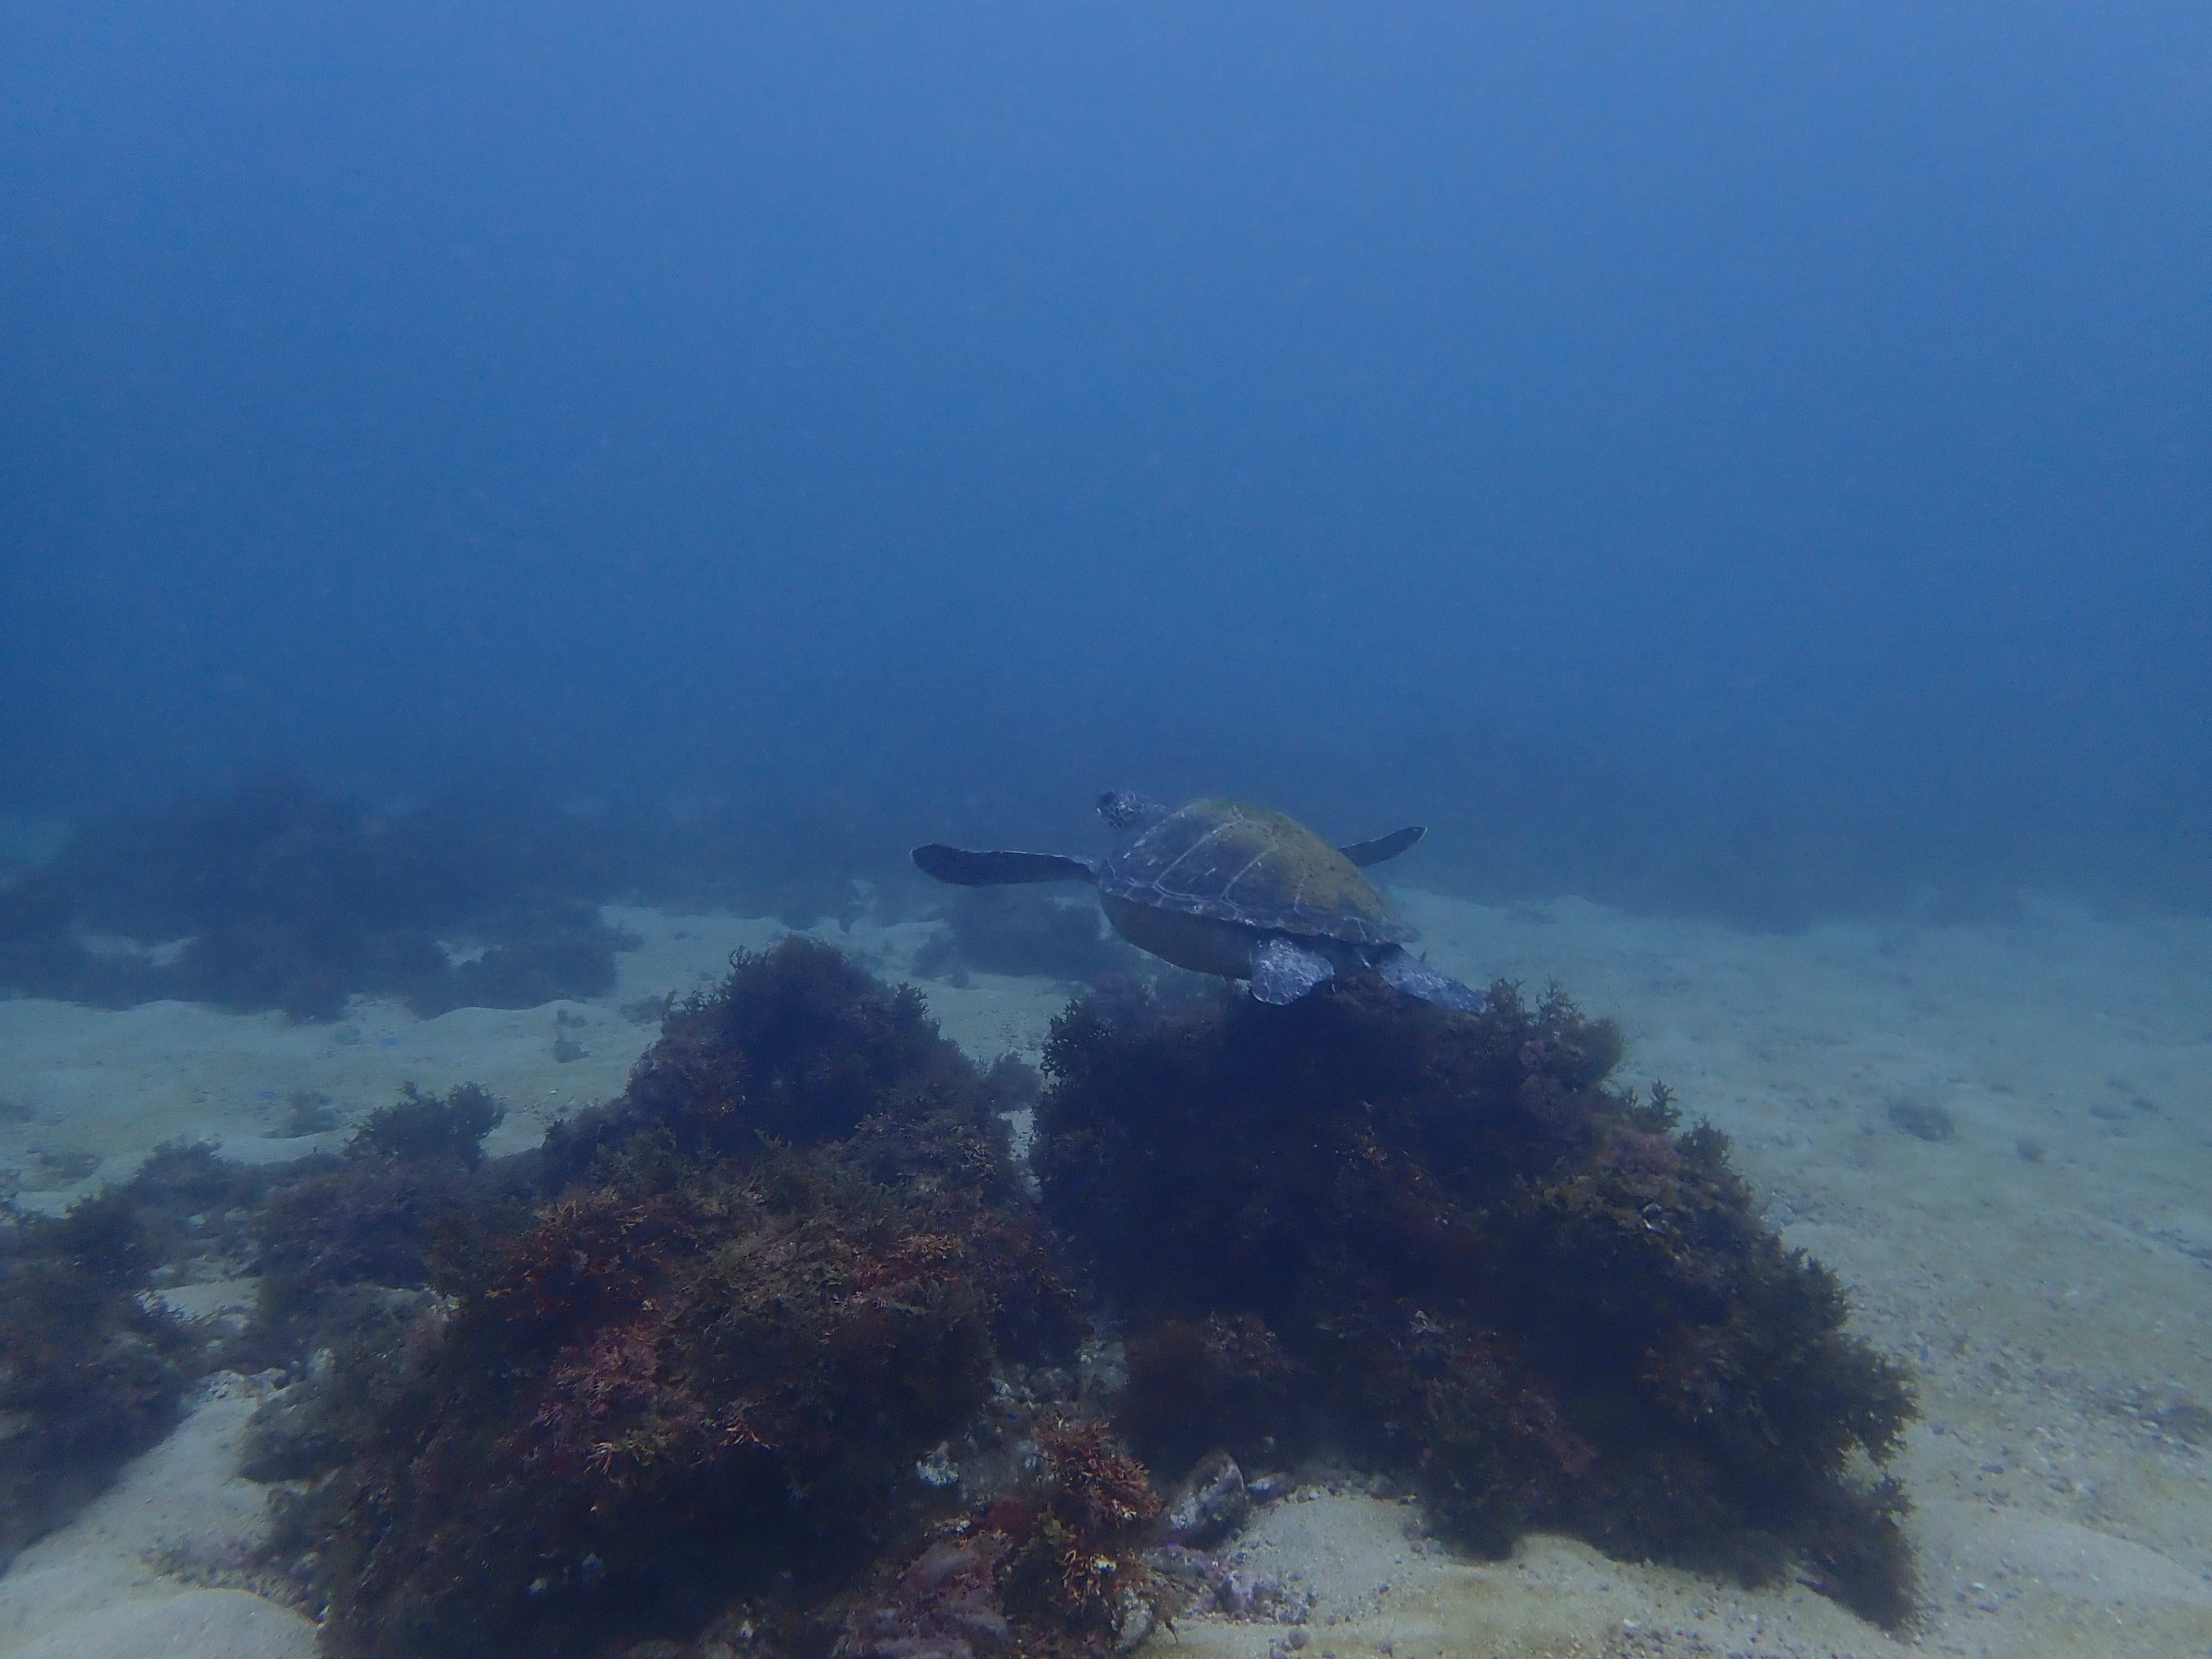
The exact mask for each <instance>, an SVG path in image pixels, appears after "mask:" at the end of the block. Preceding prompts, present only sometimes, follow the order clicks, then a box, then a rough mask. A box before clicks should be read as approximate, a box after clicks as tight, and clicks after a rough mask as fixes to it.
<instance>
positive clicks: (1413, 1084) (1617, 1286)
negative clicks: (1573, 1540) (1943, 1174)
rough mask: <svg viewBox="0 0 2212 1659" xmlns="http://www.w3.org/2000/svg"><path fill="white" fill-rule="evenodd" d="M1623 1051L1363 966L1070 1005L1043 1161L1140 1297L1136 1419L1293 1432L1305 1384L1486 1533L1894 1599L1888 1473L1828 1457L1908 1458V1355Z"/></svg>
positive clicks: (1048, 1199) (1042, 1138) (1589, 1031)
mask: <svg viewBox="0 0 2212 1659" xmlns="http://www.w3.org/2000/svg"><path fill="white" fill-rule="evenodd" d="M1620 1050H1621V1044H1620V1035H1619V1033H1618V1031H1617V1030H1614V1029H1613V1027H1612V1026H1610V1025H1608V1024H1605V1023H1603V1022H1597V1021H1591V1020H1589V1019H1586V1018H1583V1016H1582V1015H1581V1014H1580V1012H1578V1011H1577V1009H1576V1008H1575V1006H1573V1004H1572V1003H1571V1002H1570V1001H1568V1000H1566V999H1565V996H1564V995H1562V994H1558V993H1556V992H1555V993H1554V994H1552V995H1550V996H1548V997H1547V998H1546V999H1545V1000H1543V1001H1542V1002H1541V1004H1539V1005H1538V1006H1535V1007H1533V1008H1531V1007H1529V1006H1527V1005H1526V1004H1525V1003H1524V1002H1523V1001H1522V999H1521V997H1520V996H1519V994H1517V990H1516V987H1513V986H1511V985H1509V984H1500V985H1498V986H1497V987H1493V990H1492V995H1491V997H1490V1000H1489V1006H1488V1008H1487V1010H1486V1012H1484V1013H1482V1014H1480V1015H1475V1016H1467V1015H1461V1014H1451V1013H1445V1012H1438V1011H1436V1010H1432V1009H1430V1008H1426V1007H1423V1006H1419V1005H1415V1004H1410V1003H1408V1002H1407V1001H1406V1000H1404V999H1401V998H1397V997H1395V996H1391V995H1389V994H1388V993H1387V991H1385V990H1384V988H1383V987H1381V986H1380V985H1363V984H1361V983H1359V982H1358V981H1352V982H1349V983H1346V984H1345V985H1342V986H1340V987H1337V988H1336V990H1335V992H1334V994H1332V995H1329V996H1327V997H1318V998H1315V999H1312V1000H1310V1001H1309V1002H1308V1003H1306V1004H1304V1005H1302V1006H1297V1007H1295V1008H1291V1009H1274V1008H1269V1007H1266V1006H1261V1005H1257V1004H1252V1003H1237V1004H1232V1005H1231V1006H1227V1007H1225V1008H1216V1009H1212V1010H1206V1011H1201V1012H1187V1013H1183V1014H1180V1015H1177V1016H1175V1017H1172V1018H1161V1019H1157V1020H1148V1019H1138V1020H1134V1021H1131V1020H1127V1019H1126V1018H1125V1019H1123V1020H1121V1021H1118V1022H1117V1021H1114V1020H1109V1019H1108V1018H1104V1017H1103V1015H1102V1014H1101V1013H1100V1012H1097V1010H1095V1009H1093V1008H1090V1007H1086V1006H1078V1007H1075V1008H1073V1009H1072V1010H1070V1012H1068V1013H1067V1014H1066V1015H1064V1016H1063V1017H1062V1018H1060V1021H1059V1022H1057V1024H1055V1026H1054V1036H1053V1039H1052V1042H1051V1043H1050V1045H1049V1046H1048V1051H1047V1070H1048V1073H1049V1074H1050V1077H1051V1079H1052V1081H1051V1083H1050V1085H1049V1086H1048V1089H1047V1091H1046V1092H1045V1095H1044V1097H1043V1100H1042V1104H1041V1106H1040V1108H1039V1111H1038V1118H1037V1140H1036V1148H1037V1150H1036V1163H1037V1170H1038V1174H1039V1176H1040V1177H1041V1179H1042V1185H1043V1193H1044V1201H1045V1206H1046V1209H1047V1212H1048V1214H1049V1215H1050V1216H1051V1217H1052V1219H1053V1221H1054V1225H1055V1226H1056V1227H1058V1228H1059V1229H1060V1230H1061V1231H1062V1232H1063V1233H1064V1234H1065V1236H1066V1237H1068V1238H1069V1239H1070V1240H1071V1241H1072V1242H1073V1244H1074V1245H1075V1247H1076V1248H1077V1249H1078V1250H1079V1253H1080V1255H1081V1256H1082V1258H1083V1261H1084V1264H1085V1267H1087V1268H1088V1269H1089V1270H1090V1271H1091V1273H1093V1274H1094V1275H1095V1277H1096V1279H1097V1282H1098V1283H1099V1284H1100V1285H1101V1286H1102V1287H1103V1288H1104V1290H1105V1291H1107V1293H1108V1294H1109V1295H1110V1296H1111V1297H1114V1298H1115V1300H1116V1301H1117V1302H1118V1303H1119V1304H1121V1305H1122V1306H1123V1308H1124V1309H1125V1310H1126V1312H1127V1316H1128V1328H1129V1336H1130V1351H1131V1355H1132V1366H1133V1388H1132V1389H1131V1392H1130V1394H1129V1395H1128V1396H1127V1400H1126V1401H1125V1402H1124V1407H1123V1412H1122V1419H1123V1423H1124V1425H1125V1427H1126V1428H1127V1431H1128V1432H1129V1433H1130V1435H1131V1437H1132V1438H1133V1442H1134V1444H1135V1448H1136V1449H1137V1450H1138V1452H1139V1455H1146V1456H1158V1457H1160V1458H1161V1459H1162V1460H1163V1461H1164V1462H1167V1463H1168V1465H1169V1466H1170V1467H1176V1465H1175V1464H1174V1463H1173V1462H1171V1461H1170V1460H1172V1459H1174V1458H1176V1457H1179V1456H1182V1455H1188V1452H1189V1451H1190V1450H1191V1449H1192V1448H1194V1447H1196V1446H1200V1445H1214V1444H1218V1445H1221V1446H1224V1447H1226V1448H1228V1449H1230V1450H1231V1451H1232V1452H1234V1453H1237V1454H1238V1455H1257V1454H1259V1453H1260V1452H1261V1450H1262V1447H1263V1442H1264V1440H1265V1439H1266V1438H1267V1437H1273V1438H1274V1439H1275V1440H1276V1442H1277V1443H1278V1444H1277V1445H1269V1446H1266V1447H1265V1449H1266V1450H1267V1453H1268V1455H1279V1443H1280V1442H1281V1440H1282V1439H1283V1437H1285V1436H1288V1435H1291V1434H1292V1433H1293V1432H1294V1431H1296V1426H1297V1425H1298V1424H1299V1422H1300V1421H1301V1420H1304V1421H1306V1422H1308V1423H1311V1422H1312V1421H1313V1418H1312V1415H1311V1414H1312V1413H1313V1412H1314V1411H1315V1410H1316V1408H1318V1410H1319V1413H1320V1415H1321V1421H1322V1424H1323V1425H1325V1426H1326V1430H1327V1432H1328V1433H1329V1434H1330V1435H1331V1436H1333V1437H1334V1438H1336V1439H1337V1440H1338V1441H1339V1442H1340V1443H1345V1444H1348V1445H1350V1446H1352V1447H1354V1448H1356V1449H1358V1450H1359V1451H1360V1452H1361V1454H1362V1455H1365V1456H1366V1457H1368V1458H1370V1459H1371V1460H1372V1461H1374V1462H1377V1463H1379V1464H1383V1465H1386V1466H1395V1467H1396V1468H1400V1469H1401V1470H1403V1471H1404V1472H1406V1473H1407V1474H1409V1475H1410V1476H1411V1477H1412V1478H1413V1480H1414V1481H1415V1482H1416V1484H1417V1485H1418V1487H1419V1491H1420V1492H1421V1493H1422V1495H1423V1498H1424V1499H1425V1503H1426V1504H1427V1505H1428V1507H1429V1510H1430V1511H1431V1517H1432V1519H1433V1520H1434V1521H1435V1522H1437V1524H1438V1525H1439V1526H1440V1527H1441V1528H1443V1529H1444V1530H1445V1531H1447V1532H1448V1533H1449V1534H1451V1535H1453V1536H1455V1537H1456V1538H1457V1539H1459V1540H1460V1541H1462V1542H1463V1543H1465V1544H1467V1545H1468V1546H1471V1547H1474V1548H1476V1549H1479V1550H1480V1551H1483V1552H1485V1553H1503V1552H1504V1551H1505V1550H1507V1549H1508V1548H1509V1547H1510V1546H1511V1544H1512V1543H1513V1541H1515V1539H1516V1538H1517V1537H1518V1536H1519V1535H1520V1534H1522V1533H1523V1532H1525V1531H1527V1530H1528V1529H1529V1528H1534V1527H1539V1526H1543V1527H1552V1528H1565V1529H1568V1530H1571V1531H1572V1532H1575V1533H1577V1534H1581V1535H1582V1536H1583V1537H1585V1538H1588V1539H1589V1540H1590V1541H1592V1542H1594V1543H1595V1544H1597V1545H1599V1546H1600V1547H1603V1548H1605V1549H1607V1550H1609V1551H1613V1552H1614V1553H1619V1554H1623V1555H1653V1556H1660V1557H1664V1558H1668V1559H1674V1560H1677V1561H1681V1562H1684V1563H1686V1564H1690V1565H1702V1566H1705V1567H1708V1568H1722V1569H1726V1570H1730V1571H1735V1572H1736V1573H1739V1574H1740V1575H1741V1576H1742V1577H1745V1578H1746V1579H1747V1580H1752V1581H1759V1580H1764V1579H1769V1578H1771V1577H1776V1576H1777V1575H1778V1574H1779V1573H1780V1572H1781V1571H1784V1568H1785V1567H1786V1566H1788V1565H1791V1564H1793V1563H1794V1564H1796V1565H1798V1566H1799V1567H1800V1568H1801V1569H1802V1570H1805V1571H1807V1576H1808V1577H1809V1578H1813V1579H1814V1580H1815V1581H1816V1582H1820V1583H1824V1584H1825V1585H1826V1586H1827V1587H1828V1588H1830V1589H1831V1590H1832V1593H1834V1594H1835V1595H1838V1597H1839V1598H1840V1599H1842V1600H1844V1601H1846V1602H1847V1603H1849V1604H1850V1605H1851V1606H1852V1607H1855V1608H1857V1610H1859V1611H1861V1612H1862V1613H1865V1614H1867V1615H1868V1616H1870V1617H1873V1618H1875V1619H1877V1620H1881V1621H1882V1622H1884V1623H1894V1622H1896V1621H1897V1620H1900V1619H1901V1618H1902V1617H1903V1616H1904V1615H1905V1612H1906V1611H1907V1609H1908V1607H1909V1605H1910V1599H1911V1579H1912V1574H1911V1561H1910V1556H1909V1553H1908V1551H1907V1548H1906V1546H1905V1541H1904V1540H1903V1537H1902V1534H1901V1533H1900V1532H1899V1529H1898V1527H1897V1524H1896V1516H1897V1514H1898V1512H1899V1510H1900V1509H1901V1508H1902V1500H1901V1497H1900V1495H1899V1492H1897V1490H1896V1488H1895V1486H1893V1485H1892V1484H1890V1483H1887V1482H1884V1483H1880V1484H1877V1485H1875V1486H1856V1485H1854V1484H1852V1483H1851V1482H1850V1480H1848V1479H1847V1478H1846V1474H1845V1471H1846V1468H1847V1466H1848V1465H1849V1463H1850V1459H1851V1457H1852V1455H1853V1454H1854V1453H1855V1452H1863V1453H1864V1454H1866V1455H1868V1456H1869V1457H1871V1458H1872V1459H1874V1460H1875V1462H1881V1461H1882V1460H1884V1459H1886V1458H1887V1456H1888V1455H1890V1454H1891V1453H1892V1452H1893V1450H1894V1449H1895V1448H1896V1445H1897V1441H1898V1437H1899V1433H1900V1431H1901V1430H1902V1428H1903V1426H1904V1425H1905V1421H1906V1420H1907V1419H1908V1418H1909V1417H1910V1416H1911V1411H1912V1407H1911V1395H1910V1392H1909V1389H1908V1387H1907V1384H1906V1381H1905V1376H1904V1375H1903V1373H1902V1372H1901V1371H1900V1370H1899V1369H1898V1368H1897V1367H1896V1366H1894V1365H1893V1364H1891V1363H1890V1362H1889V1361H1887V1360H1886V1359H1884V1358H1881V1356H1879V1355H1877V1354H1875V1352H1872V1351H1871V1350H1870V1349H1869V1348H1868V1347H1867V1346H1865V1345H1864V1344H1863V1343H1862V1342H1861V1341H1859V1340H1857V1339H1856V1338H1854V1337H1852V1336H1850V1334H1847V1333H1846V1332H1845V1331H1844V1322H1845V1319H1846V1316H1847V1312H1848V1309H1847V1304H1846V1301H1845V1298H1844V1294H1843V1291H1842V1289H1841V1287H1840V1286H1839V1285H1838V1283H1837V1280H1836V1279H1835V1277H1834V1276H1833V1275H1832V1273H1829V1272H1828V1271H1827V1269H1826V1268H1825V1267H1821V1266H1820V1264H1818V1263H1817V1262H1814V1261H1810V1260H1809V1259H1808V1258H1807V1257H1806V1256H1805V1255H1804V1254H1803V1253H1802V1252H1797V1251H1792V1250H1790V1249H1787V1248H1786V1247H1785V1246H1784V1244H1783V1243H1781V1241H1780V1240H1779V1239H1778V1237H1776V1236H1775V1234H1774V1233H1773V1232H1772V1231H1771V1230H1770V1229H1769V1228H1767V1227H1766V1226H1765V1225H1764V1224H1763V1223H1762V1222H1761V1221H1760V1220H1759V1217H1758V1213H1757V1211H1756V1208H1755V1206H1754V1204H1753V1200H1752V1196H1751V1194H1750V1192H1749V1190H1748V1189H1747V1188H1746V1186H1745V1184H1744V1182H1742V1180H1741V1177H1739V1176H1737V1175H1736V1174H1735V1171H1734V1170H1732V1169H1731V1168H1730V1166H1729V1161H1728V1155H1727V1146H1726V1142H1725V1140H1724V1139H1723V1137H1722V1136H1721V1135H1719V1134H1718V1133H1717V1132H1716V1131H1714V1130H1712V1129H1711V1128H1710V1127H1698V1128H1693V1129H1692V1130H1690V1131H1689V1132H1687V1133H1677V1132H1676V1124H1675V1120H1674V1111H1673V1109H1672V1107H1671V1106H1670V1105H1669V1104H1668V1101H1667V1099H1666V1097H1665V1095H1664V1092H1663V1091H1660V1093H1659V1095H1658V1097H1657V1098H1656V1099H1652V1100H1644V1101H1639V1100H1638V1099H1637V1098H1636V1097H1634V1096H1633V1095H1632V1094H1631V1093H1629V1092H1627V1091H1620V1090H1617V1089H1613V1088H1610V1087H1608V1086H1607V1085H1606V1084H1605V1082H1604V1079H1605V1077H1606V1074H1607V1073H1608V1072H1609V1071H1610V1069H1611V1068H1612V1066H1613V1064H1614V1063H1615V1062H1616V1061H1617V1060H1618V1059H1619V1057H1620ZM1153 1370H1158V1371H1160V1372H1161V1373H1162V1380H1161V1381H1160V1383H1158V1385H1157V1386H1148V1385H1147V1377H1148V1376H1149V1375H1150V1374H1151V1372H1152V1371H1153ZM1169 1378H1172V1381H1171V1382H1170V1381H1169V1380H1168V1379H1169ZM1300 1407H1303V1408H1304V1412H1305V1413H1306V1415H1305V1416H1304V1419H1302V1418H1301V1413H1300V1410H1299V1409H1298V1408H1300ZM1309 1432H1311V1431H1310V1430H1309Z"/></svg>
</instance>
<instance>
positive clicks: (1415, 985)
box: [1375, 945, 1490, 1014]
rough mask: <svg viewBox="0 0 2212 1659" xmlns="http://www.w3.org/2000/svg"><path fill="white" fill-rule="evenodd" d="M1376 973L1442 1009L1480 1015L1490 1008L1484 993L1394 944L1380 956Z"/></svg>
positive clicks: (1399, 987) (1402, 989) (1377, 960)
mask: <svg viewBox="0 0 2212 1659" xmlns="http://www.w3.org/2000/svg"><path fill="white" fill-rule="evenodd" d="M1375 971H1376V973H1378V974H1380V975H1383V979H1384V980H1386V981H1388V982H1389V983H1390V984H1391V985H1394V986H1395V987H1397V988H1398V989H1399V990H1401V991H1403V992H1404V993H1405V994H1407V996H1409V997H1419V998H1420V1000H1422V1001H1424V1002H1433V1003H1435V1004H1436V1005H1437V1007H1439V1008H1456V1009H1457V1010H1459V1012H1462V1013H1463V1014H1479V1013H1480V1012H1482V1011H1483V1010H1484V1009H1485V1008H1487V1007H1488V1006H1490V999H1489V998H1487V997H1486V996H1484V995H1483V994H1482V993H1481V992H1480V991H1477V990H1475V989H1474V988H1473V987H1469V986H1465V985H1462V984H1461V983H1460V982H1459V981H1457V980H1455V979H1454V978H1452V977H1451V976H1450V975H1448V974H1440V973H1438V972H1437V970H1436V969H1433V968H1431V967H1430V966H1429V964H1428V963H1425V962H1423V961H1422V960H1421V959H1420V958H1419V957H1417V956H1414V955H1413V954H1412V953H1411V952H1409V951H1407V950H1406V949H1405V948H1404V947H1403V946H1401V945H1392V946H1391V947H1390V948H1389V950H1388V951H1384V952H1383V954H1382V955H1381V956H1379V957H1376V959H1375Z"/></svg>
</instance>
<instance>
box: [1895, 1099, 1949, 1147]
mask: <svg viewBox="0 0 2212 1659" xmlns="http://www.w3.org/2000/svg"><path fill="white" fill-rule="evenodd" d="M1884 1115H1885V1116H1887V1118H1888V1119H1889V1124H1890V1127H1892V1128H1893V1129H1897V1130H1900V1131H1902V1132H1903V1133H1905V1134H1909V1135H1911V1137H1912V1138H1913V1139H1916V1140H1949V1139H1953V1138H1954V1137H1955V1136H1956V1135H1957V1134H1958V1133H1959V1120H1958V1119H1956V1118H1955V1117H1954V1116H1952V1115H1951V1112H1950V1109H1949V1108H1948V1107H1943V1106H1931V1105H1929V1103H1927V1102H1925V1101H1920V1100H1893V1101H1891V1102H1890V1103H1889V1104H1888V1106H1887V1108H1886V1109H1884Z"/></svg>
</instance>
